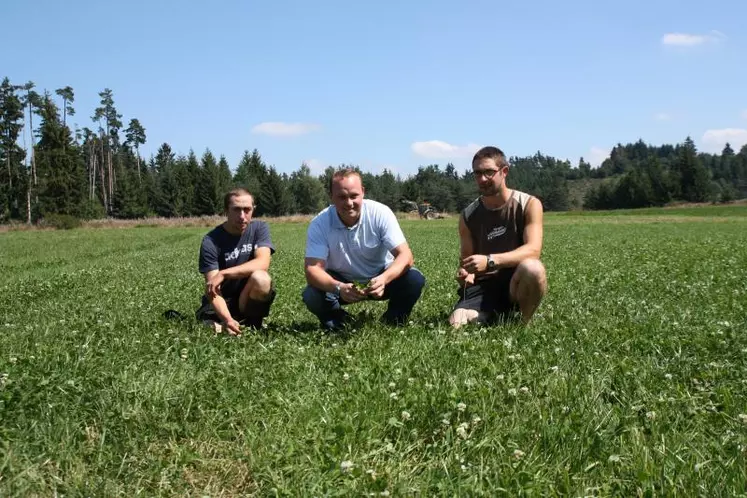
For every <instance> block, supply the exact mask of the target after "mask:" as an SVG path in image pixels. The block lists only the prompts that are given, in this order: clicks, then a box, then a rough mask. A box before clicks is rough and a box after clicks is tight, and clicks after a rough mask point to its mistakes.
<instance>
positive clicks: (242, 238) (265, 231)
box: [196, 188, 275, 335]
mask: <svg viewBox="0 0 747 498" xmlns="http://www.w3.org/2000/svg"><path fill="white" fill-rule="evenodd" d="M223 205H224V208H225V212H226V221H225V222H224V223H222V224H220V225H218V226H217V227H215V228H214V229H212V230H211V231H210V232H208V234H207V235H205V236H204V237H203V239H202V245H201V247H200V258H199V271H200V273H202V274H203V275H204V277H205V294H204V295H203V296H202V306H200V308H199V309H198V310H197V312H196V316H197V319H198V320H201V321H202V322H203V323H205V324H206V325H210V326H212V327H213V328H214V330H215V331H216V332H221V331H222V329H223V327H225V328H226V329H227V330H228V332H229V333H230V334H231V335H239V334H240V333H241V328H240V327H241V326H246V327H249V328H255V329H258V328H260V327H261V326H262V321H263V319H264V318H265V317H266V316H267V315H269V313H270V306H271V305H272V302H273V301H274V300H275V289H274V286H273V283H272V279H271V278H270V274H269V273H268V270H269V268H270V259H271V257H272V254H273V253H274V252H275V247H274V246H273V245H272V240H271V238H270V229H269V227H268V225H267V223H265V222H264V221H259V220H252V214H253V211H254V197H253V196H252V195H251V194H250V193H249V192H248V191H246V190H244V189H242V188H236V189H233V190H231V191H229V192H228V193H227V194H226V195H225V197H224V200H223Z"/></svg>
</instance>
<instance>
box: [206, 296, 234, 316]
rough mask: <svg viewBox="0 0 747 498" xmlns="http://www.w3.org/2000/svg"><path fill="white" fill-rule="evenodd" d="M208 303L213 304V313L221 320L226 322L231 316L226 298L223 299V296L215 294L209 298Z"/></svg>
mask: <svg viewBox="0 0 747 498" xmlns="http://www.w3.org/2000/svg"><path fill="white" fill-rule="evenodd" d="M210 303H211V304H212V305H213V309H214V310H215V313H216V314H217V315H218V317H219V318H220V319H221V321H223V322H227V321H229V320H231V319H232V318H233V317H232V316H231V312H230V311H228V305H227V304H226V300H225V299H223V296H221V295H217V296H215V297H214V298H213V299H211V300H210Z"/></svg>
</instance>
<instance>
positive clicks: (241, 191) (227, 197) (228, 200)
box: [223, 187, 254, 211]
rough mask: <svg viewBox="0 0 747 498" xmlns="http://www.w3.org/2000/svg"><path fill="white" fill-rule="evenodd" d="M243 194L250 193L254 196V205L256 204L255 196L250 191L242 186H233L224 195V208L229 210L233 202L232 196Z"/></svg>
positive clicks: (250, 195)
mask: <svg viewBox="0 0 747 498" xmlns="http://www.w3.org/2000/svg"><path fill="white" fill-rule="evenodd" d="M242 195H248V196H249V197H251V198H252V205H254V196H253V195H252V194H250V193H249V191H248V190H247V189H245V188H242V187H236V188H232V189H231V190H229V191H228V192H226V195H224V196H223V209H225V210H226V211H228V205H229V204H231V197H240V196H242Z"/></svg>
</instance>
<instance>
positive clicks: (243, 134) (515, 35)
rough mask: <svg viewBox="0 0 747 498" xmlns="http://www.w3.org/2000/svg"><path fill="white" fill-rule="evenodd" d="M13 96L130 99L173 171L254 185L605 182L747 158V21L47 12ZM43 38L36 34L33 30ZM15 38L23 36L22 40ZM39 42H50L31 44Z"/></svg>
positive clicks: (670, 13)
mask: <svg viewBox="0 0 747 498" xmlns="http://www.w3.org/2000/svg"><path fill="white" fill-rule="evenodd" d="M0 13H1V14H2V15H1V16H0V17H2V19H3V21H2V25H3V29H4V31H5V33H6V34H5V36H4V38H5V39H6V40H12V42H11V43H12V44H13V47H14V50H3V51H2V52H0V77H4V76H8V77H9V78H10V79H11V81H12V82H13V83H18V84H20V83H24V82H26V81H28V80H31V81H34V82H35V83H36V85H37V89H41V90H43V89H45V88H46V89H48V90H50V92H52V93H54V90H55V89H56V88H60V87H63V86H66V85H70V86H72V87H73V89H74V90H75V104H74V107H75V109H76V112H77V113H76V115H75V116H73V117H72V120H71V121H72V122H73V123H77V124H78V126H80V127H83V126H89V127H92V123H91V120H90V116H91V115H92V114H93V110H94V108H95V107H96V106H97V105H98V100H99V97H98V92H100V91H101V90H103V89H104V88H107V87H108V88H111V89H112V90H113V93H114V99H115V104H116V106H117V108H118V110H119V112H120V113H121V114H122V115H123V121H124V122H125V123H127V122H128V121H129V119H130V118H132V117H136V118H138V119H139V120H140V121H141V123H142V124H143V125H144V127H145V129H146V134H147V138H148V143H147V144H146V145H145V147H143V148H142V150H141V152H142V153H143V154H144V155H145V156H146V157H148V156H150V154H152V153H154V152H155V151H156V150H157V148H158V146H159V145H160V144H161V143H163V142H168V143H169V144H171V146H172V148H173V149H174V150H175V151H176V152H178V153H185V154H186V153H187V152H188V151H189V149H190V148H192V149H194V151H195V152H196V153H197V154H198V155H201V154H202V153H203V152H204V150H205V149H206V148H210V149H211V150H212V151H213V153H215V154H216V155H220V154H224V155H225V156H226V158H227V159H228V161H229V163H230V165H231V167H232V168H235V166H236V163H237V162H238V160H239V158H240V156H241V154H242V152H243V151H244V150H250V151H251V150H252V149H254V148H257V149H258V150H259V152H260V153H261V154H262V156H263V158H264V159H265V161H266V162H267V163H268V164H272V165H274V166H275V167H276V168H278V170H280V171H287V172H291V171H293V170H295V169H297V168H298V166H299V165H300V164H301V162H302V161H306V162H308V163H309V165H310V166H312V169H313V170H314V171H316V172H318V171H320V170H321V169H323V168H324V166H326V165H328V164H333V165H337V164H340V163H353V164H358V165H360V166H361V167H362V168H363V169H365V170H369V171H373V172H378V171H381V170H382V169H383V168H385V167H387V168H390V169H393V170H395V171H396V172H398V173H400V174H403V175H407V174H409V173H413V172H415V171H417V167H418V166H419V165H426V164H431V163H437V164H441V165H445V164H446V163H447V162H453V163H454V164H455V165H456V166H457V167H458V168H459V169H460V170H462V169H464V168H467V167H469V162H470V157H471V154H472V153H473V152H474V150H475V149H476V148H477V147H479V146H481V145H496V146H498V147H501V148H502V149H503V150H504V151H505V152H506V154H508V155H510V156H523V155H530V154H533V153H534V152H536V151H538V150H539V151H542V152H543V153H545V154H549V155H553V156H556V157H559V158H563V159H566V158H567V159H569V160H571V162H572V163H573V164H574V165H575V164H576V163H577V162H578V159H579V157H581V156H583V157H585V158H586V159H587V160H589V161H591V162H592V163H593V164H598V163H599V162H601V160H603V159H604V157H605V156H606V155H607V154H608V153H609V150H610V149H611V147H613V146H614V145H615V144H616V143H618V142H621V143H627V142H631V141H636V140H638V139H639V138H641V139H643V140H644V141H646V142H649V143H654V144H661V143H676V142H681V141H682V140H684V138H685V137H686V136H688V135H689V136H692V137H693V139H694V140H695V142H696V145H698V147H699V148H700V149H701V150H707V151H720V149H721V148H722V147H723V144H724V142H725V141H726V140H729V141H731V143H732V145H733V146H734V148H737V147H738V146H739V145H742V144H744V143H747V29H745V28H744V26H745V24H744V23H745V19H747V2H746V1H744V0H730V1H726V0H724V1H718V0H712V1H711V2H705V1H702V0H701V1H691V0H662V1H657V0H648V1H645V2H644V1H639V0H629V1H627V2H625V3H619V2H614V3H613V2H601V1H586V0H567V1H564V2H557V1H550V0H544V1H531V0H527V1H525V2H518V1H517V2H496V1H470V0H464V2H462V3H458V2H446V1H438V0H437V1H432V2H425V1H410V2H404V1H403V2H393V1H380V2H350V1H346V2H343V1H321V2H305V1H300V0H293V1H283V0H277V1H272V2H270V1H268V2H258V1H216V2H210V3H208V2H196V1H193V0H184V1H156V0H150V1H144V0H131V1H128V2H118V1H111V2H101V1H95V2H94V1H82V0H81V1H71V2H59V1H52V0H37V1H30V2H5V4H4V5H3V6H2V7H0ZM29 23H32V25H31V26H30V27H27V25H28V24H29ZM8 30H9V32H8ZM29 33H31V35H29Z"/></svg>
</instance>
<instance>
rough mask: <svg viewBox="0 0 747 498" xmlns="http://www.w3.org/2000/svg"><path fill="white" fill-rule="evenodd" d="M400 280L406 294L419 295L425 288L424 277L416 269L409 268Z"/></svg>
mask: <svg viewBox="0 0 747 498" xmlns="http://www.w3.org/2000/svg"><path fill="white" fill-rule="evenodd" d="M401 278H403V279H404V282H403V284H404V285H403V287H404V290H405V292H407V293H413V294H419V293H420V292H421V291H422V290H423V287H425V275H423V272H421V271H420V270H418V269H417V268H410V269H409V270H408V271H407V272H406V273H405V274H404V275H402V277H401Z"/></svg>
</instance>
